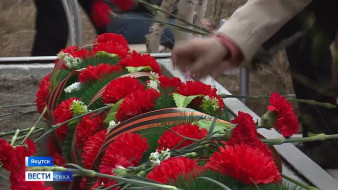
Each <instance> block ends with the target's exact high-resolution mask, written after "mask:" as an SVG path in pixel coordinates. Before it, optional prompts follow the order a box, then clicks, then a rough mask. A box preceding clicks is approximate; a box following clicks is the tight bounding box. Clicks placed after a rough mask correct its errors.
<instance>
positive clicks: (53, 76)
mask: <svg viewBox="0 0 338 190" xmlns="http://www.w3.org/2000/svg"><path fill="white" fill-rule="evenodd" d="M59 74H60V70H56V71H55V72H54V73H53V75H52V76H51V78H52V79H51V85H50V87H51V89H54V88H55V87H56V86H57V85H58V80H57V79H58V75H59Z"/></svg>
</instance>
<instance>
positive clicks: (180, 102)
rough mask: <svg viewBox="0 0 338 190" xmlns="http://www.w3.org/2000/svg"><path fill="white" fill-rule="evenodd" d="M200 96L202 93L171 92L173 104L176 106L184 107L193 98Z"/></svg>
mask: <svg viewBox="0 0 338 190" xmlns="http://www.w3.org/2000/svg"><path fill="white" fill-rule="evenodd" d="M201 96H204V95H193V96H183V95H181V94H177V93H173V97H174V100H175V104H176V106H177V107H178V108H186V107H187V106H188V104H189V103H190V102H191V101H192V100H193V99H195V98H197V97H201Z"/></svg>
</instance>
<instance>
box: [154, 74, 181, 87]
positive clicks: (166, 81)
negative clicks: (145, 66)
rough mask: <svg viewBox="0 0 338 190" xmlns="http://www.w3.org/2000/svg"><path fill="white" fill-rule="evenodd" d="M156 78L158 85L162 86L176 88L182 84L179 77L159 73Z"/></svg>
mask: <svg viewBox="0 0 338 190" xmlns="http://www.w3.org/2000/svg"><path fill="white" fill-rule="evenodd" d="M158 80H159V81H160V86H161V87H162V88H175V89H176V88H178V87H180V86H181V85H182V82H181V80H180V79H179V78H177V77H174V78H169V77H167V76H164V75H161V76H160V77H159V78H158Z"/></svg>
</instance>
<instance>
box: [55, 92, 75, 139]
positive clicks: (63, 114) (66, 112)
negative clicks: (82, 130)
mask: <svg viewBox="0 0 338 190" xmlns="http://www.w3.org/2000/svg"><path fill="white" fill-rule="evenodd" d="M74 100H77V99H76V98H69V99H67V100H64V101H62V102H61V103H60V104H59V105H58V107H57V108H56V109H55V111H54V113H53V116H54V118H55V123H54V124H57V123H62V122H64V121H67V120H69V119H71V118H72V117H73V111H72V110H70V106H71V105H72V103H73V101H74ZM67 133H68V124H67V123H66V124H63V125H62V126H61V127H59V128H57V129H56V130H55V135H56V137H57V138H58V139H59V140H64V138H65V137H66V135H67Z"/></svg>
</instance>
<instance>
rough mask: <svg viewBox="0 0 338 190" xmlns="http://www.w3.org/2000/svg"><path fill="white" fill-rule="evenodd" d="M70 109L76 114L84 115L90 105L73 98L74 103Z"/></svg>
mask: <svg viewBox="0 0 338 190" xmlns="http://www.w3.org/2000/svg"><path fill="white" fill-rule="evenodd" d="M69 109H70V110H73V113H74V114H75V115H82V114H85V113H87V112H88V107H87V105H85V104H84V103H83V102H81V101H80V100H73V103H72V105H71V106H70V108H69Z"/></svg>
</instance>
